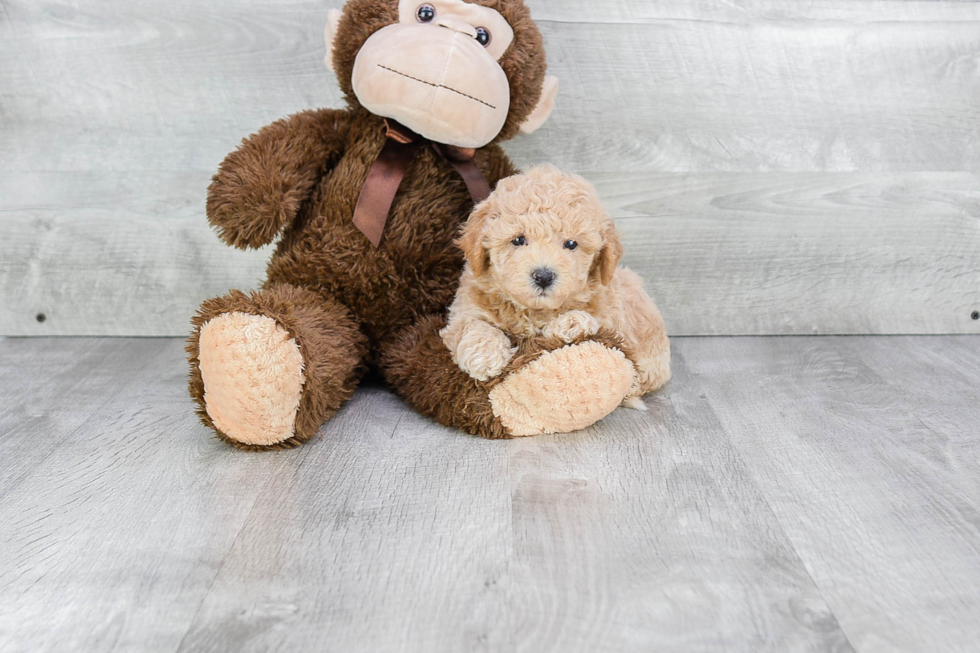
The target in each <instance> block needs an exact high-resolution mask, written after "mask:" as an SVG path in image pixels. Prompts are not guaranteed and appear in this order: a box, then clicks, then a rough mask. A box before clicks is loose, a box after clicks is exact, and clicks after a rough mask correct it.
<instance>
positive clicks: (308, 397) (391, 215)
mask: <svg viewBox="0 0 980 653" xmlns="http://www.w3.org/2000/svg"><path fill="white" fill-rule="evenodd" d="M327 37H328V45H329V47H328V50H329V54H328V61H329V63H330V64H331V65H332V67H333V70H334V71H335V73H336V75H337V80H338V82H339V83H340V86H341V88H342V90H343V92H344V94H345V96H346V99H347V104H348V108H347V109H345V110H335V109H320V110H315V111H306V112H302V113H299V114H296V115H293V116H291V117H289V118H286V119H283V120H280V121H278V122H275V123H273V124H271V125H269V126H267V127H265V128H263V129H262V130H260V131H259V132H258V133H257V134H254V135H252V136H250V137H249V138H248V139H246V140H245V141H243V143H242V145H241V146H240V147H239V148H238V150H236V151H235V152H233V153H231V154H229V155H228V157H227V158H226V159H225V160H224V162H223V163H222V164H221V166H220V168H219V170H218V172H217V174H216V175H215V177H214V180H213V182H212V184H211V186H210V187H209V189H208V198H207V215H208V220H209V222H210V223H211V225H212V226H213V227H214V228H215V229H216V230H217V233H218V235H219V236H220V237H221V238H222V240H224V241H225V242H226V243H228V244H229V245H233V246H235V247H239V248H257V247H261V246H263V245H266V244H268V243H271V242H273V241H274V240H276V239H277V238H278V239H279V242H278V247H277V248H276V251H275V253H274V255H273V257H272V260H271V262H270V263H269V266H268V272H267V278H266V280H265V282H264V283H263V284H262V287H261V289H260V290H258V291H254V292H250V293H245V292H240V291H237V290H236V291H231V292H230V293H229V294H227V295H225V296H223V297H218V298H216V299H211V300H208V301H206V302H204V304H203V305H202V306H201V308H200V311H199V312H198V314H197V315H196V316H195V317H194V319H193V327H194V330H193V333H192V335H191V337H190V338H189V340H188V347H187V350H188V354H189V362H190V368H191V372H190V393H191V396H192V397H193V399H194V400H195V401H196V403H197V405H198V414H199V415H200V417H201V419H202V421H203V422H204V423H205V424H206V425H207V426H209V427H211V428H212V429H214V431H215V432H217V434H218V436H219V437H221V438H222V439H223V440H225V441H227V442H228V443H230V444H232V445H234V446H236V447H239V448H243V449H249V450H262V449H283V448H290V447H295V446H298V445H300V444H302V443H304V442H306V441H307V440H309V439H310V438H311V437H312V436H313V435H315V434H316V433H317V431H318V429H319V428H320V426H321V425H322V424H323V423H324V422H325V421H326V420H328V419H329V418H330V417H331V416H333V415H334V413H336V412H337V410H338V409H339V408H340V407H341V405H343V403H344V402H345V401H347V400H348V399H349V398H350V397H351V396H352V394H353V393H354V390H355V388H356V387H357V384H358V381H359V380H360V379H361V378H362V376H363V375H364V373H365V372H366V371H368V370H376V371H377V372H379V373H380V374H381V375H382V376H383V377H384V378H385V380H386V381H387V383H388V384H389V385H390V386H391V387H392V388H393V389H394V390H395V392H397V393H398V394H399V395H400V396H401V397H403V398H404V399H405V401H407V402H408V403H409V404H410V405H411V406H413V407H414V408H415V409H416V410H418V411H419V412H420V413H422V414H425V415H429V416H431V417H433V418H435V419H436V420H437V421H439V422H440V423H442V424H446V425H449V426H453V427H457V428H460V429H462V430H465V431H467V432H469V433H472V434H477V435H480V436H483V437H487V438H509V437H515V436H527V435H536V434H540V433H552V432H563V431H571V430H576V429H580V428H584V427H586V426H589V425H591V424H592V423H594V422H595V421H597V420H599V419H601V418H603V417H605V416H606V415H607V414H608V413H609V412H611V411H612V410H613V409H615V407H616V406H618V405H619V403H620V402H621V401H622V400H623V398H624V397H625V396H626V395H627V394H628V393H629V391H630V387H631V385H632V384H633V382H634V380H635V373H634V367H633V363H632V362H631V361H630V359H629V352H624V350H623V345H622V341H621V340H620V339H619V338H618V337H617V336H615V335H614V334H611V333H599V334H598V335H596V336H594V337H591V338H586V339H583V340H582V341H581V342H575V343H572V344H570V345H569V344H567V343H564V342H549V341H544V340H534V341H526V342H521V343H516V345H517V346H519V347H520V350H519V353H518V355H517V356H515V358H514V360H513V361H512V362H511V364H510V366H509V368H508V369H507V370H506V371H505V373H504V374H502V375H501V376H500V377H498V378H496V379H493V380H492V381H489V382H479V381H475V380H473V379H471V378H470V377H469V376H468V375H466V374H465V373H463V372H462V371H461V370H459V368H457V367H456V365H455V364H453V362H452V359H451V357H450V353H449V351H448V350H447V349H446V347H445V346H444V345H443V343H442V341H441V339H440V337H439V330H440V329H441V328H442V327H443V326H444V325H445V320H446V318H445V314H446V310H447V307H448V306H449V305H450V304H451V303H452V301H453V296H454V292H455V290H456V287H457V285H458V281H459V277H460V273H461V270H462V263H463V258H462V253H461V251H460V249H459V248H458V247H457V246H456V245H455V243H454V239H455V237H456V236H457V235H458V231H459V228H460V225H461V224H462V223H463V222H464V221H465V220H466V217H467V215H468V214H469V213H470V211H471V210H472V209H473V206H474V202H475V201H479V200H480V199H482V198H483V197H485V196H486V195H487V194H488V193H489V191H490V189H491V188H492V187H493V186H494V185H495V184H496V183H497V181H498V180H500V179H502V178H504V177H507V176H510V175H512V174H515V173H516V172H517V170H516V169H515V167H514V165H513V164H512V163H511V161H510V160H509V159H508V158H507V156H506V155H505V154H504V152H503V150H502V149H501V148H500V145H499V143H500V142H501V141H505V140H507V139H510V138H512V137H514V136H515V135H517V134H518V133H519V132H521V131H523V132H531V131H533V130H535V129H536V128H537V127H539V126H540V125H541V124H542V123H543V122H544V121H545V120H546V119H547V118H548V116H549V114H550V113H551V109H552V106H553V103H554V100H555V95H556V93H557V88H558V84H557V80H555V79H554V78H551V77H546V76H545V68H546V64H545V54H544V49H543V45H542V39H541V35H540V33H539V31H538V29H537V27H536V26H535V24H534V22H533V21H532V20H531V16H530V12H529V11H528V9H527V8H526V7H525V6H524V4H523V2H522V1H521V0H473V1H469V2H464V1H463V0H431V1H430V2H420V1H418V0H401V1H399V0H350V1H349V2H347V4H346V6H345V7H344V10H343V12H337V11H335V12H331V15H330V24H329V25H328V27H327ZM569 390H573V391H572V392H570V391H569ZM572 395H573V396H579V397H581V396H590V397H594V398H595V400H594V401H591V402H589V404H588V405H580V404H570V403H569V401H568V400H567V399H566V397H567V396H572Z"/></svg>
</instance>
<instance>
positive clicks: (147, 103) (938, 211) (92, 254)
mask: <svg viewBox="0 0 980 653" xmlns="http://www.w3.org/2000/svg"><path fill="white" fill-rule="evenodd" d="M528 1H529V4H530V5H531V7H532V10H533V12H534V15H535V16H536V18H537V19H538V21H539V23H540V25H541V29H542V31H543V32H544V34H545V38H546V43H547V46H548V49H549V60H550V63H551V68H552V71H553V72H555V73H556V74H557V75H558V76H559V77H560V78H561V80H562V91H561V94H560V98H559V105H558V108H557V110H556V113H555V115H554V116H553V118H552V120H551V121H550V123H549V124H548V125H546V127H545V128H544V129H542V130H541V131H540V132H538V133H537V134H535V135H533V136H530V137H523V138H520V139H518V140H516V141H514V142H512V143H511V144H510V145H509V147H508V150H509V151H510V152H511V154H512V155H513V156H514V157H515V158H516V159H517V161H518V162H519V163H520V164H522V165H527V164H531V163H535V162H540V161H551V162H553V163H555V164H557V165H559V166H561V167H563V168H566V169H569V170H573V171H577V172H580V173H582V174H585V175H586V176H588V177H590V178H591V179H593V180H594V181H595V182H596V184H597V186H598V187H599V189H600V191H601V193H602V194H603V196H604V198H605V199H606V201H607V203H608V206H609V208H610V210H611V211H612V213H613V214H614V215H615V217H616V218H617V219H618V220H619V224H620V225H621V227H622V229H623V231H624V232H625V234H626V235H627V241H628V244H627V247H628V250H627V261H626V262H627V263H628V264H629V265H631V266H632V267H634V268H636V269H637V270H639V271H640V272H641V273H642V274H643V276H644V277H645V278H646V279H647V282H648V285H649V287H650V289H651V290H652V291H653V293H654V295H655V296H656V298H657V300H658V302H659V303H660V305H661V308H662V310H663V312H664V313H665V315H666V317H667V320H668V325H669V327H670V329H671V331H672V332H673V333H674V334H677V335H680V334H687V335H719V334H790V333H792V334H811V333H812V334H823V333H946V332H955V333H980V321H975V320H973V319H972V315H971V314H972V313H973V312H974V311H978V310H980V174H978V172H980V2H974V1H969V2H963V1H954V0H934V1H899V0H806V1H802V0H649V1H638V0H528ZM340 4H341V2H340V0H327V1H315V0H261V1H259V0H211V1H209V2H207V3H202V2H195V1H191V0H176V1H174V0H167V1H164V0H46V1H44V2H38V1H36V0H0V229H2V236H0V334H8V335H42V334H43V335H53V334H62V335H65V334H108V335H183V334H185V333H186V332H187V330H188V320H189V318H190V315H191V314H192V313H193V311H194V310H195V308H196V306H197V305H198V304H199V303H200V302H201V301H202V300H204V299H206V298H208V297H211V296H215V295H218V294H221V293H223V292H224V291H226V290H227V289H228V288H231V287H238V288H249V287H253V286H254V285H256V284H257V282H258V281H259V279H260V278H261V276H262V273H263V267H264V262H265V260H266V259H267V257H268V255H269V250H268V249H266V250H263V251H259V252H250V253H242V252H238V251H235V250H232V249H229V248H226V247H225V246H223V245H222V244H221V243H220V242H219V241H218V239H217V238H216V237H215V236H214V234H213V233H212V232H211V231H210V230H209V228H208V226H207V224H206V221H205V218H204V212H203V207H204V196H205V188H206V186H207V183H208V181H209V178H210V175H211V174H212V173H213V171H214V169H215V168H216V166H217V165H218V163H219V162H220V161H221V159H222V158H223V156H224V155H225V154H226V153H227V152H229V151H230V150H232V149H233V148H234V147H236V145H237V144H238V142H239V140H240V139H241V138H242V137H243V136H245V135H246V134H248V133H250V132H253V131H255V130H256V129H258V128H260V127H261V126H263V125H265V124H267V123H269V122H271V121H272V120H274V119H276V118H278V117H280V116H283V115H286V114H289V113H292V112H295V111H298V110H302V109H305V108H309V107H315V106H339V105H340V96H339V92H338V90H337V88H336V83H335V80H334V78H333V76H332V74H331V73H329V72H327V71H326V70H325V69H324V67H323V63H322V58H323V53H324V52H323V50H324V48H323V42H322V28H323V25H324V23H325V21H326V14H327V11H328V9H330V8H331V7H333V6H339V5H340ZM39 314H43V315H44V316H45V318H46V319H45V321H44V322H39V321H38V316H39Z"/></svg>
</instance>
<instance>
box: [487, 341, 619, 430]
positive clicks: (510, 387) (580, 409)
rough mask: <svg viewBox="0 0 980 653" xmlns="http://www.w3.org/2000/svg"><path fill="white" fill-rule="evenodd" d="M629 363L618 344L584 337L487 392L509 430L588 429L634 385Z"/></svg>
mask: <svg viewBox="0 0 980 653" xmlns="http://www.w3.org/2000/svg"><path fill="white" fill-rule="evenodd" d="M635 379H636V372H635V370H634V367H633V363H631V362H630V361H629V359H627V358H626V356H624V355H623V353H622V352H621V351H619V350H618V349H610V348H608V347H605V346H604V345H602V344H600V343H598V342H591V341H590V342H584V343H581V344H578V345H571V346H568V347H564V348H562V349H557V350H555V351H552V352H549V353H546V354H542V355H541V357H540V358H538V359H537V360H535V361H534V362H532V363H530V364H528V365H526V366H525V367H523V368H521V369H520V370H518V371H517V372H514V373H513V374H511V375H510V376H509V377H507V378H506V379H505V380H504V381H503V382H502V383H500V384H499V385H497V386H496V387H495V388H494V389H493V390H491V391H490V404H491V406H492V407H493V412H494V415H496V416H497V417H498V418H499V419H500V421H501V423H502V424H503V425H504V426H505V427H506V428H507V430H508V431H509V432H510V434H511V435H514V436H517V437H526V436H531V435H542V434H545V433H567V432H570V431H578V430H580V429H584V428H587V427H589V426H591V425H592V424H594V423H596V422H598V421H599V420H600V419H602V418H603V417H606V416H607V415H608V414H609V413H611V412H612V411H614V410H615V409H616V408H617V407H618V406H619V405H620V403H622V401H623V398H624V397H626V396H627V395H628V394H629V393H630V390H631V389H632V388H633V387H634V383H635Z"/></svg>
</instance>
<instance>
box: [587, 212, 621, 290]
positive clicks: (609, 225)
mask: <svg viewBox="0 0 980 653" xmlns="http://www.w3.org/2000/svg"><path fill="white" fill-rule="evenodd" d="M602 232H603V233H602V241H603V242H602V249H601V250H599V254H598V255H597V256H596V259H595V262H594V263H593V264H592V266H593V267H592V269H593V271H594V272H595V273H596V274H598V275H599V281H600V282H601V283H602V285H604V286H608V285H609V284H610V283H612V280H613V276H615V274H616V268H617V267H619V261H620V259H622V258H623V241H622V240H621V239H620V237H619V229H617V228H616V223H615V222H613V221H612V218H607V219H606V224H605V225H604V228H603V230H602Z"/></svg>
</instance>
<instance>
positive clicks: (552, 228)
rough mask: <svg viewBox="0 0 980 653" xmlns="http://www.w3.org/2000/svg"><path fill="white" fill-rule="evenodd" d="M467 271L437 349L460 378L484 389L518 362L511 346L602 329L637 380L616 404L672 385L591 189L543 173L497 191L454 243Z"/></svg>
mask: <svg viewBox="0 0 980 653" xmlns="http://www.w3.org/2000/svg"><path fill="white" fill-rule="evenodd" d="M459 244H460V247H462V249H463V252H464V254H465V255H466V267H465V268H464V270H463V277H462V280H461V282H460V287H459V291H458V292H457V293H456V300H455V302H453V305H452V308H451V309H450V312H449V323H448V324H447V326H446V328H445V329H443V330H442V332H441V334H440V335H441V336H442V339H443V342H445V343H446V346H447V347H448V348H449V351H450V352H452V355H453V360H454V361H455V362H456V364H457V365H459V367H460V369H462V370H463V371H464V372H466V373H467V374H469V375H470V376H472V377H473V378H475V379H477V380H480V381H486V380H489V379H491V378H494V377H496V376H498V375H499V374H500V373H501V372H503V370H504V368H505V367H506V366H507V364H508V363H509V362H510V360H511V358H513V356H514V354H515V353H516V352H517V348H516V347H515V346H514V341H515V339H516V338H523V337H534V336H544V337H546V338H551V337H557V338H561V339H562V340H564V341H566V342H572V341H574V340H575V339H577V338H580V337H582V336H589V335H593V334H595V333H596V332H597V331H598V330H599V328H600V327H606V328H609V329H611V330H613V331H615V332H617V333H619V334H620V335H622V337H623V340H624V341H625V344H626V346H627V348H628V349H629V350H630V351H631V352H632V353H633V357H634V360H635V363H636V368H637V373H638V379H637V384H636V385H635V386H634V392H633V393H632V394H631V395H630V396H629V397H627V399H626V400H625V401H624V402H623V403H624V404H625V405H628V406H631V407H633V408H638V409H641V410H642V409H644V408H645V406H644V405H643V402H642V401H640V399H639V398H640V397H641V396H643V395H644V394H646V393H648V392H652V391H654V390H657V389H658V388H660V387H662V386H663V385H664V384H665V383H667V381H668V380H669V379H670V343H669V341H668V340H667V332H666V329H665V327H664V321H663V318H662V317H661V316H660V312H659V311H658V310H657V307H656V306H655V305H654V303H653V301H652V300H651V299H650V296H649V295H647V293H646V292H645V291H644V289H643V281H642V279H640V277H639V276H638V275H637V274H636V273H635V272H633V271H631V270H629V269H627V268H624V267H620V266H619V260H620V258H621V256H622V254H623V246H622V243H621V242H620V237H619V232H618V230H617V229H616V225H615V223H614V222H613V221H612V218H610V217H609V215H608V214H607V213H606V212H605V210H604V209H603V208H602V205H601V204H600V203H599V199H598V197H597V195H596V192H595V189H594V188H593V187H592V185H591V184H589V183H588V182H587V181H585V180H584V179H582V178H581V177H579V176H577V175H572V174H565V173H562V172H561V171H560V170H558V169H557V168H555V167H554V166H550V165H544V166H539V167H536V168H532V169H531V170H528V171H527V172H526V173H525V174H521V175H515V176H513V177H509V178H507V179H504V180H502V181H500V183H499V184H497V189H496V190H495V191H494V193H493V194H492V195H491V196H490V197H489V198H488V199H487V200H486V201H485V202H483V203H481V204H480V205H479V206H477V207H476V209H475V210H474V211H473V215H471V216H470V219H469V221H468V222H467V223H466V225H465V226H464V228H463V234H462V237H461V238H460V241H459Z"/></svg>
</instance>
